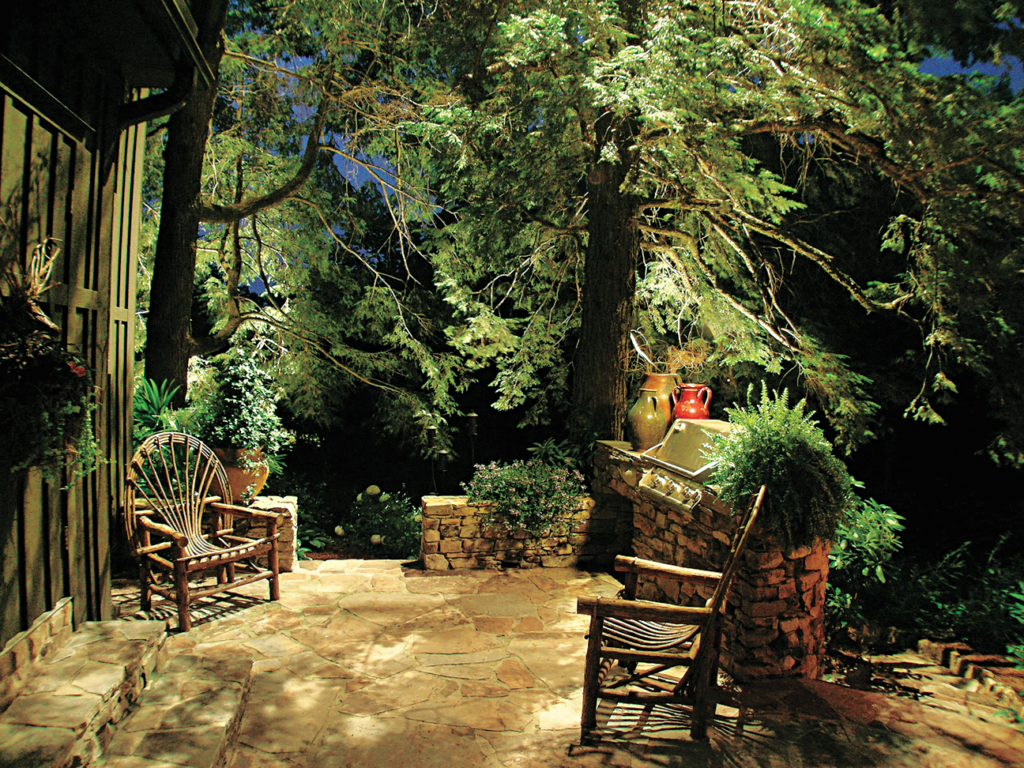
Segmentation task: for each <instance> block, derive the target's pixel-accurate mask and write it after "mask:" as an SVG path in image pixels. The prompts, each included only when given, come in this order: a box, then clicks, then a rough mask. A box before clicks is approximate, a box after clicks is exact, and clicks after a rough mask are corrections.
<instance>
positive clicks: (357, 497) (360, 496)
mask: <svg viewBox="0 0 1024 768" xmlns="http://www.w3.org/2000/svg"><path fill="white" fill-rule="evenodd" d="M362 500H363V494H361V493H359V494H356V501H362Z"/></svg>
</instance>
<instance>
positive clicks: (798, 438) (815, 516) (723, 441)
mask: <svg viewBox="0 0 1024 768" xmlns="http://www.w3.org/2000/svg"><path fill="white" fill-rule="evenodd" d="M805 408H806V402H805V401H803V400H801V401H800V402H798V403H797V404H796V405H794V406H790V405H789V393H788V392H787V391H783V392H782V394H781V395H780V394H775V395H771V394H769V393H768V387H767V385H765V384H763V383H762V385H761V397H760V400H757V401H755V399H754V395H753V386H751V387H750V388H749V389H748V390H747V406H746V407H735V408H727V409H726V413H727V414H728V415H729V420H730V421H731V422H732V423H733V425H734V427H735V428H734V429H733V430H732V431H731V432H730V433H729V434H727V435H717V434H716V435H713V437H712V440H713V443H712V447H711V449H710V451H709V452H708V456H707V458H709V459H710V460H712V461H716V462H718V467H717V469H716V470H715V474H714V477H713V478H712V481H711V486H712V488H713V489H714V490H716V492H717V493H718V495H719V496H720V497H721V498H722V499H723V500H724V501H727V502H730V503H732V504H733V505H734V506H739V505H740V504H742V503H743V502H745V500H746V499H748V498H749V497H750V495H751V494H752V493H754V492H756V491H757V489H758V488H760V487H761V486H762V485H764V486H766V487H767V489H768V492H767V494H766V495H765V502H764V507H763V509H762V512H761V520H762V522H763V524H764V525H765V526H766V527H767V528H769V529H773V530H774V531H776V532H777V533H778V535H779V537H780V539H781V541H782V544H783V546H784V547H786V548H793V547H801V546H810V545H812V544H813V543H814V542H815V540H817V539H821V540H823V541H832V540H833V539H834V538H835V534H836V527H837V526H838V525H839V523H840V522H841V521H842V520H843V519H844V517H845V515H846V512H847V510H848V509H849V508H850V507H851V505H852V504H855V503H857V500H856V497H855V496H854V494H853V485H854V481H853V478H852V477H850V474H849V472H848V471H847V469H846V465H845V464H843V462H842V460H840V459H839V458H838V457H837V456H836V455H835V454H834V453H833V452H832V445H831V444H830V443H829V442H828V440H826V439H825V435H824V433H823V432H822V431H821V429H820V427H818V423H817V422H816V421H815V420H814V419H813V418H812V415H813V414H810V413H805Z"/></svg>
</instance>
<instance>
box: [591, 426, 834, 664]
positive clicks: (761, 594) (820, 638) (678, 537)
mask: <svg viewBox="0 0 1024 768" xmlns="http://www.w3.org/2000/svg"><path fill="white" fill-rule="evenodd" d="M594 463H595V468H594V471H595V477H596V478H597V480H596V483H595V485H596V487H595V493H598V492H600V491H602V490H605V491H607V492H611V493H616V494H619V495H620V496H622V497H623V498H624V499H628V500H629V502H631V504H632V507H633V552H634V554H636V556H637V557H642V558H645V559H648V560H655V561H657V562H661V563H668V564H669V565H681V566H686V567H690V568H701V569H709V570H721V569H722V568H723V567H724V565H725V559H726V557H727V555H728V551H729V544H730V542H731V540H732V536H733V534H734V533H735V530H736V519H735V518H734V517H733V515H732V509H731V508H730V507H728V506H727V505H725V504H723V503H722V502H721V501H720V500H719V499H717V498H716V497H715V496H714V495H713V494H712V493H711V492H710V491H708V490H706V489H705V490H704V491H703V492H702V495H701V499H700V502H699V503H698V504H697V505H696V506H694V508H693V509H692V510H690V511H684V510H679V509H676V508H674V507H671V506H668V505H663V504H659V503H658V502H657V501H656V500H652V499H650V498H648V497H646V496H641V495H640V494H639V493H638V491H637V485H638V483H639V481H640V478H641V477H642V476H643V466H642V465H641V463H640V459H639V457H638V456H637V455H636V454H635V453H633V452H632V451H630V450H629V444H628V443H622V442H613V441H602V442H600V443H598V448H597V451H596V452H595V455H594ZM829 549H830V545H829V544H827V543H820V542H819V543H818V544H816V545H815V546H814V547H803V548H801V549H797V550H791V551H786V552H784V551H782V548H781V545H780V544H779V542H778V539H777V538H776V537H775V536H774V535H773V534H772V532H771V531H766V530H764V528H763V527H762V526H761V525H760V524H758V525H757V526H756V527H755V528H754V531H753V533H752V536H751V539H750V541H748V544H747V551H746V553H745V554H744V558H743V562H742V563H741V564H740V568H739V570H738V572H737V575H736V578H735V580H734V581H733V585H732V591H731V592H730V595H729V605H728V609H727V612H726V619H725V621H724V622H723V625H724V626H723V632H722V637H723V640H722V656H721V664H722V668H723V669H724V670H725V671H726V672H728V673H729V674H730V675H732V676H733V678H735V679H736V680H739V681H743V680H754V679H761V678H766V677H809V678H814V677H817V675H818V667H819V665H820V662H821V658H822V656H823V655H824V650H825V623H824V622H825V620H824V606H825V590H826V588H827V584H828V553H829ZM637 594H638V597H641V598H643V599H646V600H657V601H663V602H669V603H675V604H678V605H703V604H704V601H706V600H707V598H708V597H710V595H711V590H710V589H709V588H706V587H705V588H701V587H697V586H693V585H686V584H682V585H681V584H680V583H679V582H673V581H670V580H667V579H651V580H646V581H643V580H642V581H641V583H640V586H639V590H638V593H637Z"/></svg>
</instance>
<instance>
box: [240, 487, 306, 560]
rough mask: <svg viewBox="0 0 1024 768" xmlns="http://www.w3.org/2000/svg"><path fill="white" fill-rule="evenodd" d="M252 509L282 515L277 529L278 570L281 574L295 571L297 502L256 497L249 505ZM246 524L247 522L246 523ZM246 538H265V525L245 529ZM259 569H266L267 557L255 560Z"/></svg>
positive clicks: (286, 497)
mask: <svg viewBox="0 0 1024 768" xmlns="http://www.w3.org/2000/svg"><path fill="white" fill-rule="evenodd" d="M249 506H250V507H252V508H253V509H260V510H263V511H264V512H278V513H280V514H283V515H284V523H283V524H282V525H279V526H278V528H277V531H278V533H279V534H280V536H278V539H277V563H278V569H279V570H280V571H282V572H288V573H290V572H291V571H293V570H295V560H296V555H295V546H296V541H297V539H296V536H295V529H296V526H297V525H298V521H299V502H298V499H296V498H295V497H294V496H257V497H256V498H255V499H253V501H252V504H250V505H249ZM246 522H248V521H246ZM246 530H247V531H248V533H247V534H246V535H248V536H255V537H259V536H266V535H267V526H266V523H254V524H251V525H249V527H248V528H246ZM257 562H258V563H259V564H260V567H262V568H267V567H268V565H267V556H266V555H261V556H260V557H259V558H257Z"/></svg>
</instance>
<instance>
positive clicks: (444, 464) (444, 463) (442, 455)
mask: <svg viewBox="0 0 1024 768" xmlns="http://www.w3.org/2000/svg"><path fill="white" fill-rule="evenodd" d="M449 455H450V454H449V453H448V451H438V452H437V456H438V461H439V463H440V465H441V490H442V491H443V490H444V487H445V486H444V473H445V472H447V471H448V458H449Z"/></svg>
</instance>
